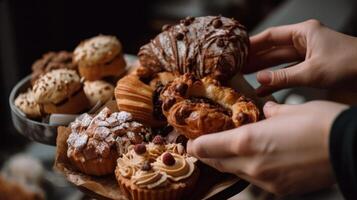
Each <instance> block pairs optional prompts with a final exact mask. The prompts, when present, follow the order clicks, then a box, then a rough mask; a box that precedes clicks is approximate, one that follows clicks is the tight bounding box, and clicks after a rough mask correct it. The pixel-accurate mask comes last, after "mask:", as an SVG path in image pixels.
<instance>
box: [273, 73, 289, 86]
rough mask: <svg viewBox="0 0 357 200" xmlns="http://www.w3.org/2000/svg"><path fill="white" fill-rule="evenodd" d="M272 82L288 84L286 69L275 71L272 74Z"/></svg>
mask: <svg viewBox="0 0 357 200" xmlns="http://www.w3.org/2000/svg"><path fill="white" fill-rule="evenodd" d="M273 84H274V85H278V84H283V85H287V84H289V77H288V71H287V70H286V69H281V70H277V71H275V72H274V75H273Z"/></svg>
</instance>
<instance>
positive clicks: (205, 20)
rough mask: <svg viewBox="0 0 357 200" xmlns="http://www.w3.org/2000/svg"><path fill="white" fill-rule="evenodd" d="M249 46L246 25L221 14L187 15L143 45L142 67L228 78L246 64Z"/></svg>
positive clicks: (201, 76) (141, 51)
mask: <svg viewBox="0 0 357 200" xmlns="http://www.w3.org/2000/svg"><path fill="white" fill-rule="evenodd" d="M248 49H249V38H248V34H247V31H246V28H245V27H244V26H243V25H241V24H240V23H239V22H238V21H236V20H234V19H229V18H226V17H221V16H206V17H197V18H193V17H187V18H186V19H184V20H181V21H180V23H179V24H176V25H174V26H167V25H166V26H164V27H163V32H162V33H160V34H159V35H157V36H156V37H155V38H154V39H153V40H151V42H150V43H148V44H146V45H144V46H142V47H141V48H140V51H139V53H138V57H139V60H140V63H141V65H142V66H144V67H146V68H149V69H150V70H152V71H154V72H160V71H169V72H178V73H180V74H184V73H190V74H193V75H194V76H196V78H203V77H205V76H210V77H213V78H215V79H218V80H227V79H229V78H231V77H233V75H234V74H236V73H237V72H239V71H240V70H241V69H242V67H243V66H244V65H245V63H246V60H247V56H248Z"/></svg>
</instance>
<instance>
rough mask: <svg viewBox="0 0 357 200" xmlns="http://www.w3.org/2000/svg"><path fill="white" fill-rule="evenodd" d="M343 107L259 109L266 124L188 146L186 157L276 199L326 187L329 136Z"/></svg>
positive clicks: (311, 104)
mask: <svg viewBox="0 0 357 200" xmlns="http://www.w3.org/2000/svg"><path fill="white" fill-rule="evenodd" d="M346 108H347V106H345V105H342V104H337V103H331V102H326V101H313V102H309V103H306V104H302V105H279V104H276V103H273V102H268V103H266V104H265V106H264V113H265V116H266V117H267V119H265V120H262V121H260V122H257V123H253V124H248V125H245V126H242V127H240V128H236V129H232V130H229V131H224V132H221V133H214V134H208V135H203V136H200V137H198V138H197V139H195V140H190V141H189V142H188V146H187V149H188V153H189V154H191V155H193V156H195V157H197V158H198V159H200V160H201V161H202V162H204V163H206V164H208V165H210V166H212V167H214V168H216V169H218V170H220V171H222V172H229V173H233V174H236V175H237V176H239V177H241V178H243V179H246V180H247V181H249V182H251V183H253V184H255V185H257V186H260V187H262V188H264V189H266V190H268V191H270V192H273V193H276V194H296V193H304V192H307V191H312V190H316V189H320V188H323V187H327V186H330V185H332V184H333V183H334V182H335V181H334V177H333V174H332V169H331V164H330V161H329V150H328V141H329V132H330V128H331V125H332V122H333V120H334V118H335V117H336V116H337V115H338V114H339V113H340V112H341V111H342V110H344V109H346Z"/></svg>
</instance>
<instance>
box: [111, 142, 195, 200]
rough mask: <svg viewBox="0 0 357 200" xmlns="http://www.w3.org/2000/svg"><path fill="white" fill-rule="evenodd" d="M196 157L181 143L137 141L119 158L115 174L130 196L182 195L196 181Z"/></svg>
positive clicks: (159, 198)
mask: <svg viewBox="0 0 357 200" xmlns="http://www.w3.org/2000/svg"><path fill="white" fill-rule="evenodd" d="M158 137H160V136H158ZM154 141H155V139H154ZM196 161H197V160H196V159H195V158H193V157H190V156H189V155H187V154H186V153H185V150H184V147H182V145H181V144H165V143H164V142H163V141H162V140H161V141H160V142H158V141H156V143H153V142H150V143H148V144H137V145H135V146H130V150H129V151H128V153H126V154H124V155H123V156H122V157H121V158H119V159H118V161H117V167H116V170H115V175H116V179H117V181H118V184H119V187H120V188H121V189H122V191H124V192H125V195H127V196H128V197H129V199H133V200H141V199H145V200H154V199H155V200H175V199H182V197H183V196H186V195H187V194H188V193H189V192H190V191H192V189H193V187H194V186H195V184H196V182H197V179H198V176H199V171H198V168H197V167H196V166H195V163H196Z"/></svg>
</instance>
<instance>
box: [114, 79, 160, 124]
mask: <svg viewBox="0 0 357 200" xmlns="http://www.w3.org/2000/svg"><path fill="white" fill-rule="evenodd" d="M153 94H154V89H153V88H151V87H150V86H149V85H147V84H145V83H144V82H142V81H141V80H140V79H139V77H138V76H136V75H133V74H131V75H127V76H124V77H123V78H121V79H120V80H119V81H118V83H117V86H116V87H115V91H114V95H115V99H116V102H117V105H118V108H119V110H121V111H126V112H129V113H131V114H132V115H133V118H134V119H135V120H138V121H140V122H142V123H144V124H147V125H150V126H160V125H162V122H160V121H158V120H156V119H155V118H154V116H153V111H154V106H153Z"/></svg>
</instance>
